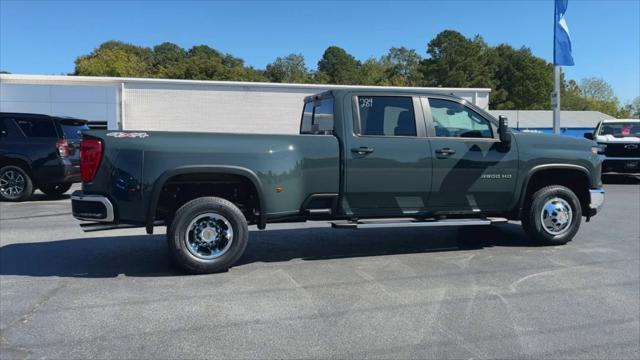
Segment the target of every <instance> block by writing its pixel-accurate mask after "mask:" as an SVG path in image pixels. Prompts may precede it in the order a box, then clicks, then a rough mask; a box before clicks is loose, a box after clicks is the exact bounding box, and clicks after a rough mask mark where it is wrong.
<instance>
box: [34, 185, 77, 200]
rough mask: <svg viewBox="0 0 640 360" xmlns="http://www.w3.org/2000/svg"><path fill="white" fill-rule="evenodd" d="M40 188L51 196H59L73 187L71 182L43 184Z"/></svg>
mask: <svg viewBox="0 0 640 360" xmlns="http://www.w3.org/2000/svg"><path fill="white" fill-rule="evenodd" d="M38 189H40V191H42V192H43V193H45V194H47V195H49V196H53V197H58V196H60V195H62V194H64V193H66V192H67V191H69V189H71V183H61V184H49V185H41V186H39V187H38Z"/></svg>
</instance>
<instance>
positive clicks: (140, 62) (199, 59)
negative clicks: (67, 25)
mask: <svg viewBox="0 0 640 360" xmlns="http://www.w3.org/2000/svg"><path fill="white" fill-rule="evenodd" d="M75 75H88V76H125V77H159V78H170V79H198V80H236V81H265V80H266V78H265V77H264V75H263V73H262V71H259V70H256V69H254V68H252V67H247V66H244V60H242V59H240V58H237V57H234V56H232V55H230V54H224V53H221V52H219V51H218V50H216V49H213V48H211V47H209V46H207V45H197V46H194V47H192V48H191V49H189V50H188V51H187V50H185V49H183V48H181V47H179V46H178V45H176V44H172V43H168V42H165V43H162V44H159V45H157V46H154V47H153V48H146V47H140V46H135V45H131V44H125V43H123V42H119V41H107V42H105V43H103V44H101V45H100V46H99V47H98V48H96V49H95V50H94V51H92V52H91V53H90V54H89V55H84V56H80V57H78V58H77V59H76V68H75Z"/></svg>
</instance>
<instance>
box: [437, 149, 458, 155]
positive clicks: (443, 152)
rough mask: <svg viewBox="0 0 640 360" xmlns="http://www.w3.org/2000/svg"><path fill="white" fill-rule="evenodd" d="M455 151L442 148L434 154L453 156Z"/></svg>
mask: <svg viewBox="0 0 640 360" xmlns="http://www.w3.org/2000/svg"><path fill="white" fill-rule="evenodd" d="M455 153H456V151H455V150H453V149H450V148H442V149H438V150H436V154H438V155H445V156H446V155H453V154H455Z"/></svg>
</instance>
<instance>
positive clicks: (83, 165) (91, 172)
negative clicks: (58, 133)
mask: <svg viewBox="0 0 640 360" xmlns="http://www.w3.org/2000/svg"><path fill="white" fill-rule="evenodd" d="M100 159H102V141H100V140H98V139H82V141H80V178H81V179H82V181H84V182H89V181H91V180H93V178H94V177H95V176H96V172H98V166H99V165H100Z"/></svg>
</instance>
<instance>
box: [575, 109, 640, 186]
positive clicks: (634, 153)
mask: <svg viewBox="0 0 640 360" xmlns="http://www.w3.org/2000/svg"><path fill="white" fill-rule="evenodd" d="M584 135H585V137H586V138H588V139H593V140H595V141H597V142H598V144H599V145H600V146H601V147H602V148H603V152H604V156H605V158H604V162H603V164H602V173H603V174H624V175H635V176H640V119H608V120H603V121H601V122H600V123H599V124H598V125H597V126H596V128H595V130H594V132H593V133H585V134H584Z"/></svg>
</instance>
